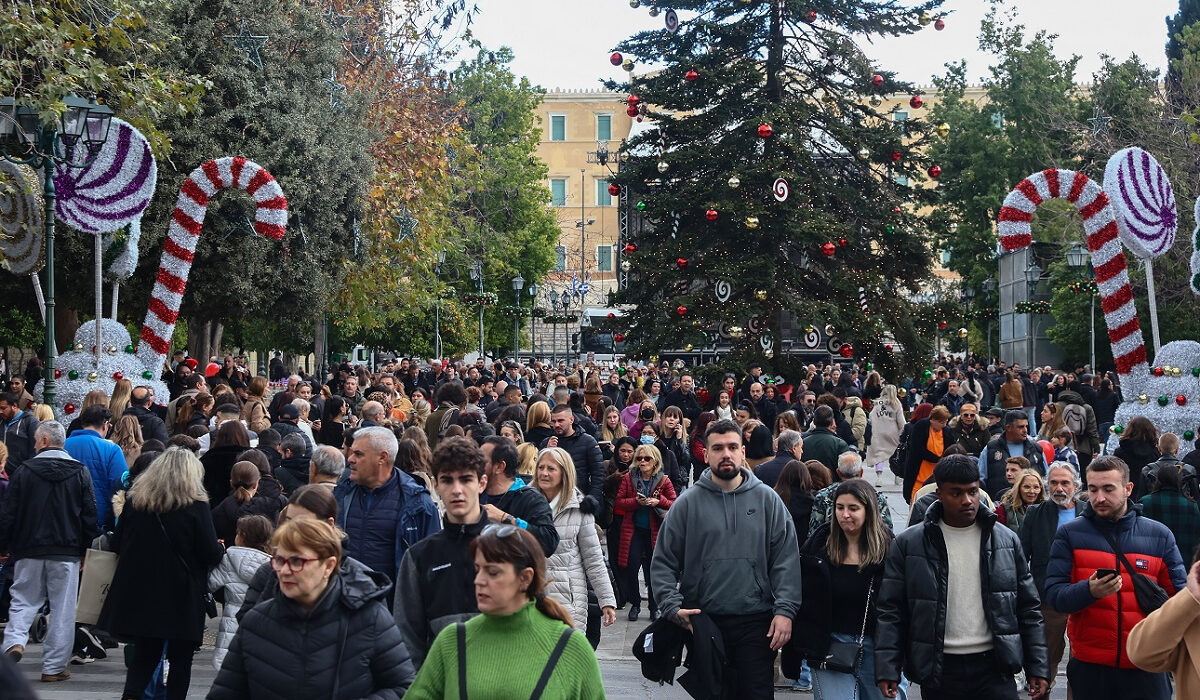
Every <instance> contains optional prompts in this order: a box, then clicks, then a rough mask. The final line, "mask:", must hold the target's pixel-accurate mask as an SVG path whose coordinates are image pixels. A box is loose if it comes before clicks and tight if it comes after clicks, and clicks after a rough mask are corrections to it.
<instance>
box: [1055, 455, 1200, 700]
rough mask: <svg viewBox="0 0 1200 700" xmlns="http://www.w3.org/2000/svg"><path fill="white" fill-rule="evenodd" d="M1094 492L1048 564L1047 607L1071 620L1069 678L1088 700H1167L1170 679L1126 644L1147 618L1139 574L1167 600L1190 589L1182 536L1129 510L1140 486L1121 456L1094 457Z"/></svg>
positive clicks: (1090, 473)
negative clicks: (1134, 656)
mask: <svg viewBox="0 0 1200 700" xmlns="http://www.w3.org/2000/svg"><path fill="white" fill-rule="evenodd" d="M1087 490H1088V505H1087V506H1086V507H1085V508H1084V511H1083V514H1082V515H1081V516H1080V517H1078V518H1072V519H1071V520H1070V521H1069V522H1067V523H1066V524H1065V525H1062V526H1061V527H1059V528H1058V532H1057V533H1056V534H1055V536H1054V544H1053V545H1051V548H1050V562H1049V564H1047V566H1046V595H1045V600H1046V604H1047V605H1049V606H1050V607H1052V608H1054V609H1055V610H1057V611H1059V612H1060V613H1064V614H1066V615H1069V620H1068V624H1067V638H1068V639H1070V640H1071V658H1070V660H1069V661H1067V681H1068V682H1069V683H1070V684H1071V690H1072V691H1073V692H1074V694H1075V696H1076V697H1078V698H1081V699H1082V698H1086V699H1087V700H1110V699H1111V700H1116V699H1117V698H1143V699H1144V700H1167V699H1168V698H1170V697H1171V696H1172V694H1171V679H1170V676H1169V675H1168V674H1167V673H1165V672H1164V673H1150V672H1149V671H1143V670H1141V669H1140V668H1138V667H1137V666H1135V665H1134V663H1133V661H1131V660H1130V659H1129V656H1128V654H1126V652H1125V641H1126V639H1127V638H1128V637H1129V631H1130V630H1131V629H1133V627H1134V625H1136V624H1137V623H1138V622H1140V621H1142V620H1143V619H1145V618H1146V613H1145V612H1144V611H1143V610H1142V608H1141V607H1140V605H1139V604H1138V596H1137V595H1136V593H1135V587H1134V585H1133V579H1132V578H1131V577H1132V576H1146V577H1148V578H1150V579H1151V580H1152V581H1155V582H1157V583H1158V585H1160V586H1162V588H1163V589H1165V590H1166V592H1167V595H1174V594H1175V592H1176V591H1179V590H1180V589H1182V588H1183V587H1184V586H1186V585H1187V571H1186V570H1185V568H1184V566H1183V560H1182V559H1181V558H1180V556H1179V548H1178V547H1177V546H1176V545H1175V536H1174V535H1173V534H1172V533H1171V531H1170V530H1169V529H1167V526H1166V525H1163V524H1162V523H1160V522H1157V521H1154V520H1151V519H1149V518H1147V517H1144V516H1143V515H1142V514H1141V512H1140V511H1139V509H1137V508H1131V507H1130V506H1129V496H1130V494H1132V493H1133V482H1132V481H1130V479H1129V465H1128V464H1126V463H1125V461H1124V460H1122V459H1121V458H1119V457H1114V456H1112V455H1106V456H1103V457H1098V458H1096V459H1094V460H1092V463H1091V464H1089V465H1088V467H1087ZM1117 552H1120V553H1121V554H1123V555H1124V556H1123V557H1122V556H1121V555H1120V554H1118V553H1117ZM1122 559H1125V560H1128V564H1126V563H1125V562H1124V561H1122ZM1131 569H1132V570H1131ZM1134 571H1136V572H1137V573H1134ZM1125 581H1129V583H1125Z"/></svg>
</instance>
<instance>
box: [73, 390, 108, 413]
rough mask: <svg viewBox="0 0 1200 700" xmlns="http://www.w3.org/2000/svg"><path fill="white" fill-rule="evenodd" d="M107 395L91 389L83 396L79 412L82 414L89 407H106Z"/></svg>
mask: <svg viewBox="0 0 1200 700" xmlns="http://www.w3.org/2000/svg"><path fill="white" fill-rule="evenodd" d="M107 405H108V394H106V393H104V392H103V391H100V390H99V389H92V390H91V391H89V392H88V393H86V394H84V395H83V404H82V405H81V406H80V407H79V412H80V413H83V409H85V408H87V407H89V406H107Z"/></svg>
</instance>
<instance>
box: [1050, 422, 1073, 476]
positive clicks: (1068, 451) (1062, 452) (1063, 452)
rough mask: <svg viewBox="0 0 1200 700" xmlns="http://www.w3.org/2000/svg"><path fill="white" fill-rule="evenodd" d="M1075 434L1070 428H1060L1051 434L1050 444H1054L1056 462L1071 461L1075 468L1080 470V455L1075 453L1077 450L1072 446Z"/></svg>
mask: <svg viewBox="0 0 1200 700" xmlns="http://www.w3.org/2000/svg"><path fill="white" fill-rule="evenodd" d="M1074 438H1075V435H1074V433H1072V432H1071V429H1070V428H1066V427H1064V428H1059V429H1058V430H1056V431H1055V432H1054V434H1053V435H1051V436H1050V444H1051V445H1054V461H1055V462H1070V463H1071V466H1072V467H1075V470H1076V471H1078V470H1079V457H1078V456H1077V455H1076V454H1075V450H1074V449H1072V447H1071V442H1072V440H1074Z"/></svg>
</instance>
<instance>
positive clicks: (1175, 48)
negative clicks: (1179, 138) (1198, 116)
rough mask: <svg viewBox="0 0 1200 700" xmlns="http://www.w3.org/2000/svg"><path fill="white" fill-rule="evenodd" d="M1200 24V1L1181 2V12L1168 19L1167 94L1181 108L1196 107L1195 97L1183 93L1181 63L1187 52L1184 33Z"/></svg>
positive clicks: (1183, 0)
mask: <svg viewBox="0 0 1200 700" xmlns="http://www.w3.org/2000/svg"><path fill="white" fill-rule="evenodd" d="M1196 22H1200V0H1179V12H1177V13H1176V14H1175V16H1174V17H1168V18H1167V93H1168V95H1169V96H1170V97H1171V98H1172V101H1173V102H1175V103H1176V104H1178V105H1179V106H1180V107H1184V106H1188V107H1190V106H1194V105H1195V104H1196V103H1195V99H1194V97H1188V96H1187V95H1186V94H1185V93H1184V91H1183V80H1184V76H1183V72H1182V70H1181V68H1180V65H1179V62H1180V61H1182V60H1183V56H1184V53H1185V51H1186V49H1185V47H1184V38H1183V31H1184V29H1185V28H1186V27H1189V26H1191V25H1193V24H1195V23H1196Z"/></svg>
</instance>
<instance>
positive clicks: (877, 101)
mask: <svg viewBox="0 0 1200 700" xmlns="http://www.w3.org/2000/svg"><path fill="white" fill-rule="evenodd" d="M881 104H883V98H882V97H880V96H879V95H871V106H872V107H878V106H879V105H881Z"/></svg>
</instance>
